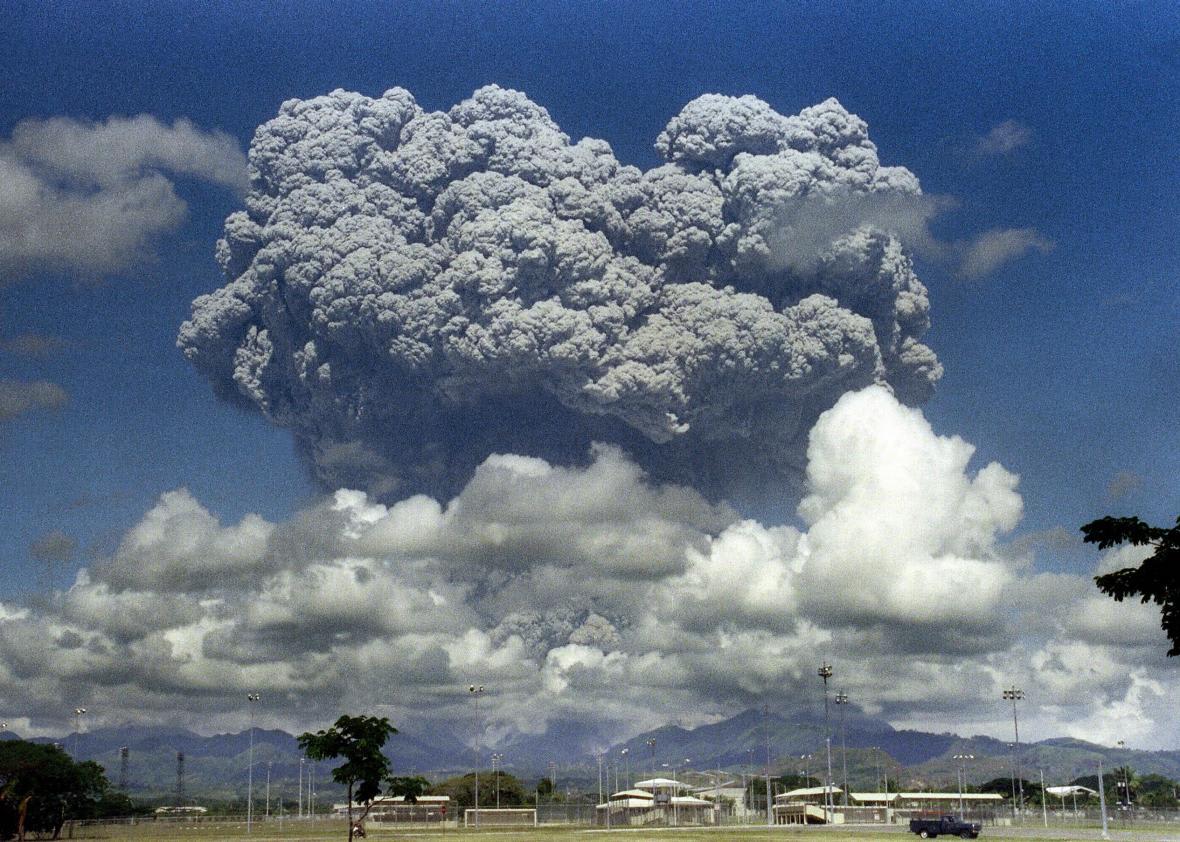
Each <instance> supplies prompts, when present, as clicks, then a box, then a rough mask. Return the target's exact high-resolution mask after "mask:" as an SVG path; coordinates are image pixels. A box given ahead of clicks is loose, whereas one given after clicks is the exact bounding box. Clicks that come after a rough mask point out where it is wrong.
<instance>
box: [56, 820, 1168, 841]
mask: <svg viewBox="0 0 1180 842" xmlns="http://www.w3.org/2000/svg"><path fill="white" fill-rule="evenodd" d="M63 836H65V834H63ZM807 837H811V839H812V840H815V842H861V840H864V842H873V840H880V842H906V840H909V839H914V840H916V839H917V837H914V836H910V835H909V834H908V833H907V832H906V830H905V828H902V827H893V828H887V829H886V828H870V827H865V828H858V827H843V828H836V827H833V828H815V827H810V828H806V829H804V828H800V827H779V828H774V829H773V830H768V829H767V828H765V827H723V828H716V829H711V828H705V829H689V828H642V829H639V828H636V829H634V830H598V829H593V828H585V827H578V828H567V827H553V828H548V827H543V828H537V829H532V828H503V829H490V828H488V829H483V830H478V831H477V830H464V829H459V830H456V829H454V828H450V829H447V830H445V831H444V830H440V829H438V828H404V829H396V830H395V829H388V830H386V829H379V828H375V827H373V826H370V827H369V835H368V839H370V840H373V842H399V840H406V842H409V840H415V842H422V841H423V840H425V842H430V840H434V842H445V840H447V839H452V840H458V839H470V840H473V842H474V840H479V839H482V840H486V842H509V840H517V839H519V840H523V842H529V840H536V842H641V840H645V839H653V840H657V842H725V840H730V839H733V840H739V842H741V841H742V840H745V842H761V840H780V842H805V840H806V838H807ZM72 838H74V839H95V840H119V839H125V840H129V842H145V840H156V841H157V842H180V841H181V840H193V842H197V841H198V840H200V842H210V841H211V840H221V839H226V840H251V842H286V840H335V842H342V840H345V839H346V826H345V823H344V822H329V821H323V822H315V823H313V824H310V825H309V824H307V823H300V822H287V823H285V824H284V825H283V827H282V828H281V829H280V828H279V827H278V826H277V824H271V825H257V824H256V825H255V826H254V828H253V831H252V832H251V833H250V834H247V833H246V826H245V824H244V823H226V824H218V823H213V822H204V823H194V824H177V825H163V824H157V823H151V822H149V823H145V824H142V825H138V826H135V827H87V828H78V829H76V830H75V831H74V834H73V837H72ZM980 838H981V839H982V840H1021V841H1022V842H1027V840H1047V841H1048V840H1052V842H1071V840H1078V842H1081V840H1086V841H1087V842H1089V840H1101V831H1100V829H1099V828H1096V827H1093V828H1091V827H1073V828H1070V827H1049V828H1043V827H1015V828H1011V827H995V828H993V827H985V828H984V831H983V835H982V836H981V837H980ZM1110 838H1111V839H1112V840H1117V842H1180V826H1176V825H1161V826H1150V827H1147V826H1145V827H1136V828H1124V827H1112V829H1111V832H1110Z"/></svg>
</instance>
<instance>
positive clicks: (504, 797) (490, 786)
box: [428, 771, 549, 807]
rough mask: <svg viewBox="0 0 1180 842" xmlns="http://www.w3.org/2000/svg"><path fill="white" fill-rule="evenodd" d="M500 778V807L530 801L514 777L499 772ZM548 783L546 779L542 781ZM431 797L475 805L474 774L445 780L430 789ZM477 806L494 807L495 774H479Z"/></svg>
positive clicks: (521, 804) (482, 772) (514, 805)
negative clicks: (436, 796)
mask: <svg viewBox="0 0 1180 842" xmlns="http://www.w3.org/2000/svg"><path fill="white" fill-rule="evenodd" d="M499 776H500V806H501V807H520V806H524V805H526V804H528V803H529V802H530V801H531V800H532V799H531V798H529V797H528V796H526V795H525V791H524V784H522V783H521V781H520V779H519V778H517V777H516V776H515V775H510V774H508V773H507V772H502V771H501V772H499ZM542 780H543V781H544V782H545V783H548V781H549V779H548V778H543V779H542ZM428 792H429V793H430V794H431V795H449V796H450V797H451V801H452V802H453V803H454V804H455V805H456V806H458V805H460V804H463V805H466V804H474V803H475V773H474V772H468V773H467V774H466V775H457V776H455V777H453V778H447V779H446V780H445V781H440V782H439V783H436V784H434V785H433V786H431V787H430V789H429V790H428ZM479 806H480V807H495V806H496V773H494V772H491V771H486V772H485V771H481V772H480V773H479Z"/></svg>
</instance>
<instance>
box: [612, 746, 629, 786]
mask: <svg viewBox="0 0 1180 842" xmlns="http://www.w3.org/2000/svg"><path fill="white" fill-rule="evenodd" d="M619 756H620V757H622V758H624V760H625V761H626V763H627V776H626V777H625V778H624V779H623V783H624V785H625V786H624V789H630V788H631V749H629V748H624V749H623V750H622V751H620V752H619ZM618 779H619V764H617V763H616V764H615V788H616V789H618V785H619V780H618Z"/></svg>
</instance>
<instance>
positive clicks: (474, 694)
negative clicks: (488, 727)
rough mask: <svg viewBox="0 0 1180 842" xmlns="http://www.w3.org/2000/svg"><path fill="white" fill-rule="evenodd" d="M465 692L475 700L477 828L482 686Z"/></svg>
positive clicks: (473, 687)
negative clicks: (480, 698)
mask: <svg viewBox="0 0 1180 842" xmlns="http://www.w3.org/2000/svg"><path fill="white" fill-rule="evenodd" d="M467 692H468V693H469V694H470V695H471V696H472V697H473V698H474V699H475V826H476V827H479V759H480V758H479V738H480V732H481V731H482V730H483V720H482V719H480V717H479V697H480V696H482V695H483V685H482V684H471V685H469V686H468V687H467Z"/></svg>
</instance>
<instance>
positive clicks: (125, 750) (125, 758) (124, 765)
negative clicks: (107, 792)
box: [119, 746, 131, 793]
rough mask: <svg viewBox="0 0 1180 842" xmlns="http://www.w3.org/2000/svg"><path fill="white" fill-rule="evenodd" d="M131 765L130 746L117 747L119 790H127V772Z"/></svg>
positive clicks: (124, 791)
mask: <svg viewBox="0 0 1180 842" xmlns="http://www.w3.org/2000/svg"><path fill="white" fill-rule="evenodd" d="M130 765H131V748H130V747H129V746H123V747H122V748H120V749H119V790H120V791H121V792H123V793H126V792H127V772H128V770H129V767H130Z"/></svg>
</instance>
